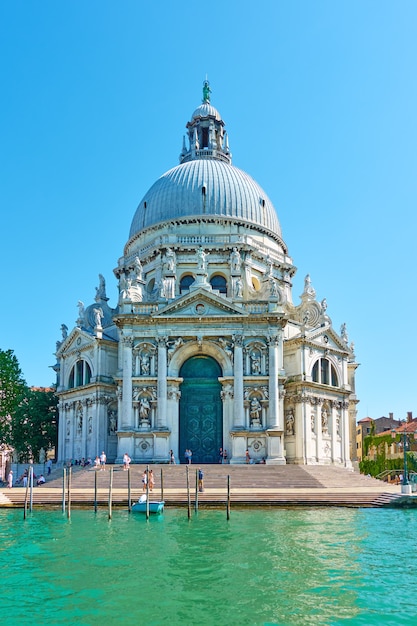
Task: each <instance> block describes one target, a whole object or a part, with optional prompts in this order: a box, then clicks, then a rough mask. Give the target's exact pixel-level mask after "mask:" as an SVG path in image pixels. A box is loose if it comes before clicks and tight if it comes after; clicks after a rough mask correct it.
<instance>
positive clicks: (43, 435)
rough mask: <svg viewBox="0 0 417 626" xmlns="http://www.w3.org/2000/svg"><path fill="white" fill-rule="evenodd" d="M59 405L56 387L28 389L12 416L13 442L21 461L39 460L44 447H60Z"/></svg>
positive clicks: (45, 448)
mask: <svg viewBox="0 0 417 626" xmlns="http://www.w3.org/2000/svg"><path fill="white" fill-rule="evenodd" d="M57 405H58V399H57V397H56V395H55V392H54V391H53V390H52V391H47V390H38V389H28V390H27V394H26V397H25V398H23V400H22V402H21V403H20V405H19V406H18V407H17V409H16V411H15V413H14V416H13V419H12V445H13V447H14V448H15V450H16V452H17V454H18V456H19V460H20V461H28V460H29V459H34V460H35V461H38V460H39V451H40V449H41V448H43V449H44V450H47V449H48V448H52V447H56V445H57V433H58V428H57V419H58V408H57Z"/></svg>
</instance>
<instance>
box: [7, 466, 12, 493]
mask: <svg viewBox="0 0 417 626" xmlns="http://www.w3.org/2000/svg"><path fill="white" fill-rule="evenodd" d="M7 486H8V488H9V489H11V488H12V487H13V470H10V472H9V475H8V477H7Z"/></svg>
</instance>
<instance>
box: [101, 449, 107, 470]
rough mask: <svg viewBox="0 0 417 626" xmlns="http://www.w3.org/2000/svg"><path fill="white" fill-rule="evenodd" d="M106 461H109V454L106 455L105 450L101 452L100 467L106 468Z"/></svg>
mask: <svg viewBox="0 0 417 626" xmlns="http://www.w3.org/2000/svg"><path fill="white" fill-rule="evenodd" d="M106 461H107V456H106V453H105V452H104V450H103V452H102V453H101V454H100V465H101V468H100V469H102V470H105V469H106Z"/></svg>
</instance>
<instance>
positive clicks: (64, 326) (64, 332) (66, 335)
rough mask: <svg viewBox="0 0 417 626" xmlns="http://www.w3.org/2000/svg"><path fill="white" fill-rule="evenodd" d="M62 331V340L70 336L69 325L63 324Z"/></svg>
mask: <svg viewBox="0 0 417 626" xmlns="http://www.w3.org/2000/svg"><path fill="white" fill-rule="evenodd" d="M61 332H62V341H64V340H65V339H66V338H67V337H68V326H66V325H65V324H61Z"/></svg>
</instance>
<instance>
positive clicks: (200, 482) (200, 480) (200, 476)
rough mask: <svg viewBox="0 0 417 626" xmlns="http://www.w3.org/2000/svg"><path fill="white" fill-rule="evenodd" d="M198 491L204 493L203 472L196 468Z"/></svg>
mask: <svg viewBox="0 0 417 626" xmlns="http://www.w3.org/2000/svg"><path fill="white" fill-rule="evenodd" d="M198 490H199V491H201V492H203V491H204V472H203V470H202V469H201V467H199V468H198Z"/></svg>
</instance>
